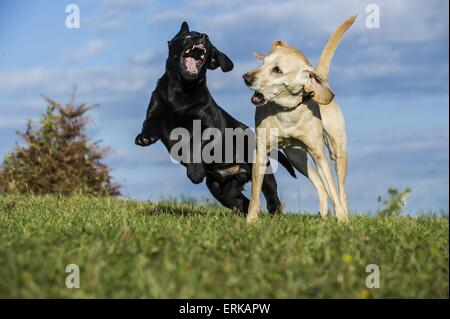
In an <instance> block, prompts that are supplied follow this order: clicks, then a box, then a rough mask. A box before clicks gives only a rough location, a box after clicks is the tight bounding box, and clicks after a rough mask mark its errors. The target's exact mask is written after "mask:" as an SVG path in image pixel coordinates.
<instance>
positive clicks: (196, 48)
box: [182, 44, 206, 74]
mask: <svg viewBox="0 0 450 319" xmlns="http://www.w3.org/2000/svg"><path fill="white" fill-rule="evenodd" d="M205 54H206V49H205V46H204V45H203V44H194V45H193V46H192V47H191V48H189V49H187V50H186V51H184V54H183V58H182V63H183V67H184V69H185V70H186V71H187V72H188V73H191V74H197V73H198V72H199V71H200V68H201V66H202V65H203V62H204V61H205Z"/></svg>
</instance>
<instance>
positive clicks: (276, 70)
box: [272, 66, 283, 73]
mask: <svg viewBox="0 0 450 319" xmlns="http://www.w3.org/2000/svg"><path fill="white" fill-rule="evenodd" d="M272 72H274V73H283V72H281V69H280V68H279V67H277V66H276V67H274V68H273V69H272Z"/></svg>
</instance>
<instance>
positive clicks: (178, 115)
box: [135, 22, 295, 213]
mask: <svg viewBox="0 0 450 319" xmlns="http://www.w3.org/2000/svg"><path fill="white" fill-rule="evenodd" d="M168 45H169V57H168V58H167V62H166V72H165V73H164V75H163V76H162V77H161V78H160V79H159V81H158V84H157V86H156V89H155V90H154V91H153V93H152V97H151V99H150V103H149V105H148V109H147V116H146V119H145V121H144V125H143V128H142V132H141V133H140V134H139V135H138V136H137V137H136V140H135V143H136V144H137V145H140V146H147V145H150V144H153V143H155V142H156V141H157V140H158V139H161V141H162V142H163V144H164V145H165V147H166V148H167V150H168V151H169V152H170V150H171V149H172V147H173V146H174V145H175V144H176V143H177V142H178V141H177V140H173V139H170V134H171V132H172V130H173V129H175V128H179V127H182V128H185V129H187V130H188V131H189V132H190V133H191V136H192V130H193V120H200V121H201V129H202V132H203V131H204V130H205V129H207V128H217V129H219V130H220V132H221V133H223V134H222V135H221V136H222V139H223V138H224V136H225V134H224V132H225V128H232V129H235V128H241V129H242V130H245V129H247V128H248V127H247V126H246V125H244V124H243V123H241V122H239V121H237V120H235V119H234V118H233V117H232V116H230V115H229V114H228V113H227V112H225V111H224V110H223V109H222V108H220V107H219V106H218V105H217V104H216V102H215V101H214V100H213V98H212V97H211V95H210V93H209V90H208V88H207V86H206V70H207V69H210V70H214V69H217V68H218V67H220V68H221V69H222V71H223V72H228V71H230V70H232V69H233V63H232V62H231V60H230V59H229V58H228V57H227V56H226V55H225V54H223V53H222V52H220V51H219V50H217V49H216V48H215V47H214V45H213V44H212V43H211V42H210V41H209V39H208V36H207V35H205V34H202V33H198V32H193V31H189V27H188V25H187V23H186V22H183V24H182V25H181V29H180V31H179V32H178V34H177V35H176V36H175V37H174V38H173V39H172V40H171V41H169V42H168ZM246 137H247V136H246ZM244 140H245V141H246V145H245V147H244V148H243V149H244V150H245V151H244V154H239V151H236V150H235V153H237V154H234V153H233V162H232V163H224V162H220V163H218V162H212V163H205V162H204V161H203V159H202V160H201V162H200V163H194V162H193V160H192V156H193V155H192V154H193V153H194V151H195V150H194V146H192V147H191V152H190V153H191V155H190V158H188V159H186V160H181V161H180V163H181V164H182V165H184V166H185V167H186V168H187V176H188V177H189V179H190V180H191V181H192V182H193V183H195V184H198V183H201V182H202V181H203V179H205V177H206V184H207V186H208V189H209V190H210V191H211V193H212V194H213V196H214V197H215V198H216V199H217V200H218V201H219V202H220V203H221V204H222V205H224V206H225V207H227V208H230V209H232V210H235V211H239V212H243V213H247V209H248V205H249V200H248V199H247V198H246V197H245V196H244V195H243V194H242V190H243V187H244V184H245V183H247V182H248V181H249V180H250V179H251V172H252V164H250V163H249V159H250V157H251V156H253V154H248V151H247V150H248V147H247V146H248V144H247V143H248V139H244ZM201 143H202V144H201V145H200V148H199V149H197V151H198V150H203V147H204V145H205V143H206V141H202V142H201ZM222 145H225V143H222ZM250 155H251V156H250ZM238 159H241V160H238ZM242 159H243V160H244V162H243V161H242ZM279 161H280V163H281V164H282V165H283V166H285V167H286V169H287V170H288V171H289V173H290V174H291V175H292V176H294V177H295V172H294V169H293V168H292V166H291V164H290V163H289V161H288V159H287V158H286V157H285V155H284V154H283V153H279ZM262 191H263V194H264V196H265V197H266V200H267V208H268V210H269V212H271V213H275V212H277V211H281V203H280V200H279V199H278V196H277V184H276V181H275V178H274V176H273V174H266V175H265V177H264V182H263V187H262Z"/></svg>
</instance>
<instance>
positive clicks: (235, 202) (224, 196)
mask: <svg viewBox="0 0 450 319" xmlns="http://www.w3.org/2000/svg"><path fill="white" fill-rule="evenodd" d="M206 185H207V186H208V189H209V191H210V192H211V194H212V195H213V196H214V198H216V199H217V200H218V201H219V202H220V203H221V204H222V205H223V206H225V207H226V208H229V209H231V210H233V211H234V212H237V213H240V214H244V215H245V214H247V211H248V205H249V204H250V201H249V199H248V198H247V197H245V196H244V194H242V192H241V191H242V184H241V183H240V182H239V181H237V180H235V179H232V180H230V181H229V182H227V183H225V184H223V185H222V184H220V183H218V182H217V181H215V180H214V179H212V178H211V177H209V176H208V177H206Z"/></svg>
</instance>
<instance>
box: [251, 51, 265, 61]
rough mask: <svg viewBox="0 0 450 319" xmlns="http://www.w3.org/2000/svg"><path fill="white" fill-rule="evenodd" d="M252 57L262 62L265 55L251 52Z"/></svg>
mask: <svg viewBox="0 0 450 319" xmlns="http://www.w3.org/2000/svg"><path fill="white" fill-rule="evenodd" d="M253 56H254V57H255V58H257V59H258V60H264V58H265V57H266V55H265V54H262V53H258V52H253Z"/></svg>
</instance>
